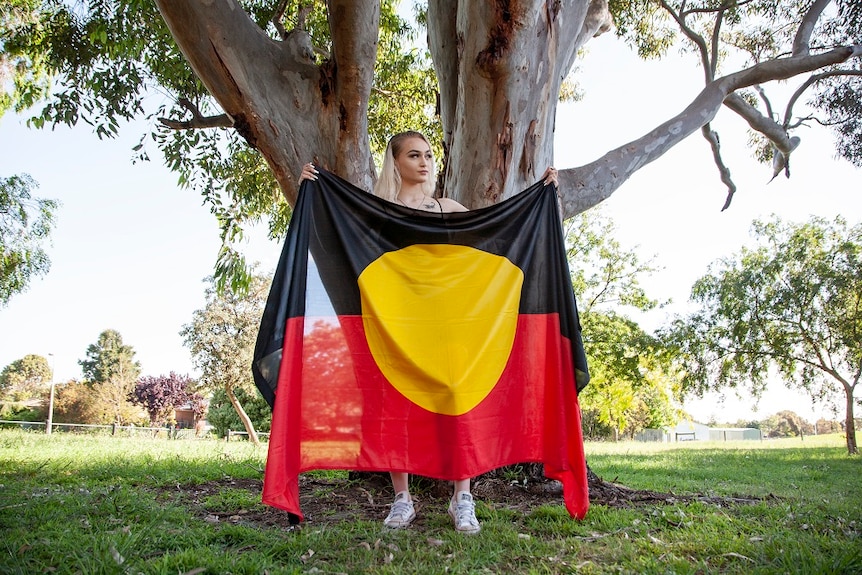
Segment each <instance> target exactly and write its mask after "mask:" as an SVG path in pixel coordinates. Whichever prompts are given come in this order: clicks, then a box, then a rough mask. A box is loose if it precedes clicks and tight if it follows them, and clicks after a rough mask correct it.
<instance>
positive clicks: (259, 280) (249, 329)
mask: <svg viewBox="0 0 862 575" xmlns="http://www.w3.org/2000/svg"><path fill="white" fill-rule="evenodd" d="M210 280H211V284H210V286H209V287H208V288H207V291H206V298H207V303H206V306H205V307H204V308H203V309H199V310H197V311H195V312H194V314H193V317H192V321H191V323H189V324H187V325H184V326H183V329H182V331H181V332H180V335H182V336H183V340H184V343H185V345H186V347H188V349H189V351H190V352H191V355H192V361H193V363H194V365H195V367H197V368H198V369H200V371H201V377H200V380H199V385H198V391H201V392H205V393H207V394H212V393H214V392H216V391H218V390H221V391H224V393H225V394H226V395H227V397H228V399H229V400H230V402H231V404H232V405H233V407H234V409H235V410H236V412H237V414H238V415H239V418H240V421H242V422H243V425H244V426H245V428H246V431H247V432H248V434H249V438H250V439H251V440H252V441H253V442H254V443H255V444H257V443H258V438H257V434H256V432H255V428H254V425H253V423H252V421H251V419H250V418H249V417H248V415H247V414H246V413H245V410H244V408H243V406H242V403H241V402H240V396H238V395H237V394H236V390H238V389H243V390H245V391H247V392H250V393H252V394H256V388H255V386H254V380H253V379H252V373H251V363H252V356H253V354H254V344H255V342H256V341H257V333H258V329H259V327H260V318H261V316H262V315H263V308H264V306H265V305H266V298H267V296H268V295H269V286H270V280H269V279H267V278H265V277H263V276H261V275H257V274H254V275H252V280H251V284H250V286H249V289H248V290H247V291H246V292H245V293H242V294H237V293H235V292H232V291H230V290H227V291H225V292H221V293H220V292H219V290H218V289H216V286H215V280H213V279H212V278H210Z"/></svg>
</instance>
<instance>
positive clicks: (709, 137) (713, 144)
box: [700, 124, 736, 211]
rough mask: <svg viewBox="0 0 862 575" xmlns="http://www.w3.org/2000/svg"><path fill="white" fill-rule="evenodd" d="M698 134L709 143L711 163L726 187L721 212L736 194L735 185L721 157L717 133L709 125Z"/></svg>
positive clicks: (703, 127) (727, 206) (705, 125)
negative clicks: (713, 163) (725, 197)
mask: <svg viewBox="0 0 862 575" xmlns="http://www.w3.org/2000/svg"><path fill="white" fill-rule="evenodd" d="M700 132H701V134H703V137H704V138H706V141H707V142H709V146H710V148H712V161H713V162H715V165H716V167H718V173H719V176H720V177H721V181H722V183H724V185H725V186H727V199H726V200H724V206H722V208H721V211H724V210H726V209H727V208H729V207H730V201H731V200H732V199H733V194H735V193H736V184H735V183H733V179H731V177H730V168H728V167H727V165H726V164H725V163H724V159H723V158H722V157H721V144H720V143H719V139H718V132H715V131H714V130H713V129H712V128H711V127H710V125H709V124H704V125H703V126H702V127H701V128H700Z"/></svg>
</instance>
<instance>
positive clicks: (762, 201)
mask: <svg viewBox="0 0 862 575" xmlns="http://www.w3.org/2000/svg"><path fill="white" fill-rule="evenodd" d="M579 67H580V71H579V73H578V76H577V79H578V82H579V84H580V86H581V89H582V90H583V92H584V98H583V100H582V101H580V102H573V103H564V104H561V105H560V106H559V108H558V115H557V125H556V131H555V160H554V163H555V166H556V167H557V168H559V169H565V168H569V167H575V166H579V165H583V164H586V163H588V162H590V161H592V160H595V159H596V158H598V157H600V156H601V155H602V154H603V153H604V152H606V151H607V150H610V149H612V148H615V147H618V146H620V145H622V144H624V143H625V142H628V141H631V140H633V139H635V138H637V137H639V136H641V135H643V134H644V133H647V132H648V131H650V130H651V129H652V128H653V127H655V126H656V125H658V124H660V123H661V122H663V121H665V120H666V119H668V118H669V117H671V116H673V115H675V114H676V113H678V112H679V111H680V110H682V109H683V108H684V107H685V106H686V105H687V104H688V103H689V102H690V101H691V100H692V99H693V98H694V96H695V95H696V94H697V93H698V92H699V90H700V89H701V87H702V84H701V82H702V79H701V78H702V75H701V73H700V71H699V70H698V69H697V67H696V65H695V61H694V59H692V58H691V57H690V56H689V57H688V59H686V58H681V57H679V56H677V55H676V54H672V55H671V56H669V57H668V58H665V59H663V60H662V61H659V62H649V63H644V62H641V61H639V60H638V59H637V57H636V56H635V55H634V54H632V53H631V52H630V51H629V50H628V48H626V47H625V46H624V45H623V44H622V43H620V42H619V41H617V40H615V39H614V38H613V37H612V36H611V35H604V36H602V37H599V38H598V39H594V40H593V41H591V42H590V43H589V44H588V46H587V53H586V54H585V57H584V58H583V60H582V61H581V62H580V63H579ZM767 89H768V90H769V89H770V87H767ZM782 90H783V91H784V92H786V91H787V89H786V88H782V87H780V86H779V87H778V88H777V89H776V90H775V92H774V93H775V94H776V95H777V94H778V93H779V92H780V91H782ZM779 102H780V105H779V106H778V107H779V108H783V106H784V101H783V100H780V101H779V100H777V101H776V102H774V104H776V103H779ZM713 126H714V128H716V129H717V130H718V131H719V132H720V134H721V142H722V151H723V152H724V154H725V161H726V163H727V164H728V165H729V167H730V169H731V172H732V175H733V177H734V180H735V181H736V183H737V185H738V187H739V191H738V192H737V194H736V197H735V198H734V200H733V203H732V205H731V207H730V208H729V209H728V210H726V211H724V212H722V211H721V206H722V205H723V203H724V199H725V195H726V191H725V189H724V187H723V185H722V184H721V182H720V180H719V178H718V174H717V170H716V168H715V165H714V164H713V163H712V157H711V152H710V150H709V146H708V144H707V143H706V141H705V140H703V138H702V137H701V136H700V135H699V134H695V135H692V136H690V137H689V138H688V139H687V140H686V141H685V142H683V143H682V144H679V145H678V146H676V147H675V148H674V149H673V150H671V151H670V152H668V153H667V154H665V155H664V156H663V157H661V158H660V159H658V160H657V161H655V162H653V163H652V164H649V165H647V166H646V167H644V168H642V169H641V170H640V171H638V172H637V173H636V174H635V175H634V176H633V177H632V178H631V179H630V180H629V181H628V182H626V183H625V184H624V185H623V186H622V187H621V188H620V189H619V190H618V191H617V192H616V193H615V194H614V195H613V196H612V197H611V198H610V199H609V200H607V201H606V202H604V203H603V204H602V206H601V207H600V209H601V210H602V212H603V213H604V214H605V215H606V216H608V217H610V218H611V219H612V220H613V221H614V222H615V224H616V228H617V233H616V239H617V240H618V241H619V242H620V243H621V244H622V246H624V247H626V248H628V249H632V250H635V251H636V252H637V254H638V255H639V257H640V259H641V260H642V261H645V260H649V259H652V261H653V263H654V265H655V266H656V267H658V268H660V271H658V272H657V273H655V274H653V275H652V276H650V277H646V278H641V282H642V284H643V286H644V287H645V289H646V290H647V294H648V295H650V296H651V297H653V298H655V299H658V300H662V301H666V300H671V303H670V304H669V305H667V306H665V307H663V308H662V309H660V310H656V311H653V312H650V313H649V314H646V315H643V316H640V317H639V318H638V319H639V321H640V322H641V325H642V326H643V327H644V328H646V329H648V330H651V329H655V328H657V327H659V326H660V325H662V324H663V323H664V322H666V321H667V320H668V319H669V318H670V317H671V316H672V315H673V314H678V313H685V312H686V310H689V309H691V307H690V304H687V300H688V295H689V292H690V289H691V286H692V284H693V283H694V282H695V281H696V280H697V279H698V278H699V277H701V276H702V275H704V274H705V273H706V271H707V269H708V267H709V264H710V263H711V262H714V261H715V260H717V259H719V258H722V257H726V256H730V255H732V254H734V253H736V252H738V251H739V249H740V248H741V247H742V246H743V245H746V244H749V245H751V238H750V236H749V229H750V226H751V223H752V221H753V220H754V219H757V218H761V219H763V218H768V217H770V216H771V215H772V214H777V215H778V216H780V217H781V218H782V219H784V220H785V221H795V222H801V221H807V220H808V219H809V218H810V217H811V216H812V215H818V216H822V217H826V218H829V219H834V218H835V216H836V215H838V214H841V215H842V216H844V217H845V218H846V219H847V220H848V221H849V223H851V224H855V223H858V222H860V221H862V185H860V176H862V172H860V170H859V169H856V168H854V167H853V166H851V165H850V164H849V163H847V162H844V161H838V160H835V158H834V146H833V143H832V141H831V139H830V136H829V134H827V133H825V132H824V131H822V130H820V131H818V130H817V129H810V130H806V131H804V132H802V133H801V134H800V135H801V136H802V145H801V146H800V147H799V149H798V150H797V151H796V152H795V154H794V155H793V157H792V163H791V168H792V172H791V174H792V177H791V178H790V179H785V178H784V177H783V176H782V177H779V178H777V179H776V180H775V181H773V182H771V183H767V182H768V180H769V178H770V176H771V173H770V170H769V168H768V167H766V166H762V165H759V164H756V163H755V162H754V160H753V159H752V158H751V154H750V152H749V151H748V150H746V149H745V142H746V139H747V134H746V131H745V129H746V126H745V124H744V123H743V122H742V121H741V120H740V119H739V118H737V117H736V116H735V115H734V114H733V113H731V112H730V111H729V110H723V111H721V112H720V113H719V116H718V118H717V119H716V120H715V121H714V123H713ZM146 131H147V126H146V125H145V124H143V123H135V124H131V125H127V126H124V127H122V128H121V131H120V137H119V138H117V139H115V140H108V141H104V140H99V139H98V138H97V137H96V136H95V135H94V134H93V133H92V132H91V131H90V130H89V129H88V126H86V125H82V126H79V127H76V128H73V129H68V128H59V127H58V128H57V129H55V130H53V131H51V130H35V129H28V128H26V127H25V125H24V120H23V118H22V117H20V116H15V115H11V114H10V115H7V116H5V117H3V118H2V119H0V177H9V176H11V175H13V174H21V173H27V174H30V175H31V176H32V177H33V178H34V179H35V180H36V181H37V182H38V184H39V188H38V189H37V190H35V191H34V193H33V195H34V196H36V197H42V198H53V199H57V200H59V201H60V202H61V207H60V209H59V211H58V224H57V227H56V229H55V230H54V232H53V234H52V240H51V244H50V245H49V246H48V250H47V251H48V254H49V256H50V258H51V262H52V265H51V271H50V272H49V274H48V275H47V276H44V277H42V278H36V279H35V280H33V281H32V283H31V287H30V288H29V289H28V290H27V291H26V292H24V293H23V294H19V295H16V296H13V298H12V299H11V301H10V302H9V304H8V305H7V306H6V307H5V308H0V368H2V367H3V366H6V365H8V364H9V363H11V362H13V361H15V360H17V359H20V358H22V357H23V356H25V355H27V354H38V355H42V356H45V357H47V358H48V359H49V361H50V363H51V364H52V365H53V368H54V370H55V375H56V380H57V381H67V380H69V379H72V378H78V379H80V378H81V375H82V374H81V369H80V365H79V364H78V361H79V360H81V359H84V358H85V357H86V350H87V347H88V346H89V345H90V344H93V343H95V342H96V341H97V339H98V336H99V334H100V333H101V332H102V331H104V330H106V329H115V330H117V331H119V332H120V334H121V335H122V337H123V341H124V343H126V344H128V345H131V346H132V347H133V348H134V350H135V351H136V356H135V357H136V359H137V360H138V361H140V363H141V366H142V374H143V375H161V374H167V373H168V372H170V371H174V372H177V373H181V374H186V373H188V374H191V375H195V374H196V370H195V368H194V366H193V363H192V360H191V357H190V355H189V353H188V350H187V349H186V348H185V347H184V345H183V341H182V338H181V336H180V335H179V332H180V330H181V329H182V327H183V325H185V324H188V323H189V322H190V321H191V319H192V313H193V312H194V311H195V310H197V309H201V308H202V307H203V306H204V305H205V296H204V290H205V288H206V285H207V284H206V282H205V281H204V280H205V278H206V277H207V276H209V275H210V274H211V273H212V270H213V264H214V263H215V259H216V255H217V253H218V248H219V238H218V227H217V224H216V222H215V219H214V218H213V217H212V216H211V215H210V214H209V211H208V209H207V208H206V207H204V206H203V205H202V201H201V198H200V196H199V195H197V194H196V193H195V192H193V191H192V190H188V189H181V188H180V187H179V186H178V185H177V178H176V175H175V174H173V173H171V172H170V171H169V170H168V169H167V168H166V167H164V166H162V165H161V163H160V162H159V161H158V158H159V155H158V151H157V150H152V151H151V154H150V155H151V157H153V158H154V161H152V162H148V163H137V164H134V163H133V162H132V158H133V155H134V154H133V152H132V147H133V146H135V145H136V144H138V142H139V140H140V137H141V135H142V134H144V133H145V132H146ZM248 235H249V238H250V239H249V241H248V243H247V245H246V247H245V252H246V254H247V257H248V259H249V260H250V261H258V262H260V263H261V268H260V269H262V270H272V269H274V267H275V264H276V261H277V259H278V255H279V253H280V250H281V246H280V245H279V244H278V243H277V242H272V241H268V240H267V239H266V238H265V234H264V233H263V232H262V231H261V230H251V231H250V233H249V234H248ZM684 407H685V409H686V410H687V411H688V412H689V413H690V414H691V415H692V416H693V417H694V419H696V420H698V421H703V422H705V421H708V420H709V419H715V420H717V421H735V420H737V419H763V418H765V417H767V416H769V415H771V414H773V413H775V412H777V411H780V410H783V409H792V410H794V411H796V412H797V413H799V414H800V415H802V416H803V417H805V418H806V419H809V420H812V421H813V420H814V419H816V418H818V417H821V416H823V417H828V418H832V417H834V415H833V414H832V412H831V410H830V408H829V406H828V405H824V404H816V405H812V402H811V400H810V399H808V398H807V397H805V396H804V395H802V394H800V393H796V392H791V391H788V390H787V389H785V388H784V387H783V386H782V385H781V382H778V381H776V382H773V383H771V384H770V389H769V390H768V392H767V393H766V394H765V395H764V396H763V398H761V400H760V402H759V403H757V402H755V401H754V399H753V398H751V397H750V396H747V395H743V396H742V397H737V396H736V395H734V394H733V393H731V394H728V395H727V396H726V397H725V396H720V395H717V394H711V395H708V396H707V397H705V398H703V399H700V400H697V399H692V400H688V401H686V403H685V405H684Z"/></svg>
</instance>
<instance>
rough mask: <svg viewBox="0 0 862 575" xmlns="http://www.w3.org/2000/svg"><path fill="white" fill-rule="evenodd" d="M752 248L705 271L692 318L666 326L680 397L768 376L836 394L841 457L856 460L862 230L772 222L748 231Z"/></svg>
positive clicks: (755, 389) (752, 383)
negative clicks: (841, 404)
mask: <svg viewBox="0 0 862 575" xmlns="http://www.w3.org/2000/svg"><path fill="white" fill-rule="evenodd" d="M753 231H754V235H755V238H756V241H757V245H756V246H755V247H754V248H743V249H742V251H741V252H740V253H739V254H737V255H735V256H731V257H728V258H726V259H723V260H721V261H719V262H716V263H715V264H713V265H712V266H711V268H710V273H709V274H707V275H706V276H704V277H702V278H700V279H699V280H698V281H697V282H696V283H695V285H694V287H693V288H692V299H693V300H694V301H696V302H698V303H700V305H701V309H700V310H699V311H697V312H695V313H693V314H691V315H690V316H688V317H685V318H679V319H677V320H675V322H674V323H673V325H672V326H671V327H670V328H668V330H667V332H666V334H667V335H668V337H669V338H670V339H672V340H673V341H675V343H676V345H677V346H678V349H679V350H680V356H679V357H680V359H681V360H682V362H683V363H684V365H685V367H686V370H687V373H686V378H685V381H684V385H685V386H686V389H687V390H688V391H692V392H695V393H702V392H703V391H705V390H708V389H723V388H727V387H736V386H737V385H739V384H740V382H748V387H749V388H750V390H751V392H752V393H753V394H754V395H755V396H758V395H759V394H760V393H762V392H763V390H764V389H765V388H766V385H767V382H768V378H769V375H770V371H771V369H772V368H775V369H777V370H778V373H779V374H780V375H781V376H782V377H783V378H784V381H785V382H786V385H787V386H792V387H797V388H801V389H805V390H807V391H808V392H809V393H811V394H812V395H813V396H815V397H825V396H830V395H832V394H834V393H836V392H837V391H838V390H841V391H843V392H844V397H845V405H846V410H845V418H844V420H845V427H846V444H847V452H848V453H850V454H854V453H858V447H857V444H856V432H855V429H854V415H853V408H854V404H855V400H854V390H855V389H856V386H857V385H858V384H859V380H860V378H862V345H860V342H862V224H857V225H856V226H853V227H849V226H848V225H847V223H846V222H845V220H844V219H843V218H841V217H838V218H836V219H835V221H834V222H831V223H830V222H828V221H826V220H824V219H822V218H811V220H809V221H808V222H807V223H803V224H785V223H783V222H781V221H780V220H779V219H778V218H774V219H773V220H772V221H770V222H762V221H757V222H755V223H754V225H753Z"/></svg>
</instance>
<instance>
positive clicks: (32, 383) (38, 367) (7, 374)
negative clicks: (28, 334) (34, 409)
mask: <svg viewBox="0 0 862 575" xmlns="http://www.w3.org/2000/svg"><path fill="white" fill-rule="evenodd" d="M51 376H52V373H51V365H50V364H49V363H48V360H47V358H45V357H43V356H41V355H36V354H28V355H25V356H24V357H22V358H21V359H16V360H15V361H13V362H12V363H10V364H9V365H7V366H6V367H4V368H3V371H0V400H2V399H6V398H10V399H11V400H12V401H20V400H24V399H30V398H32V397H36V396H39V395H41V394H42V392H44V391H45V386H46V384H48V383H50V381H51Z"/></svg>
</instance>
